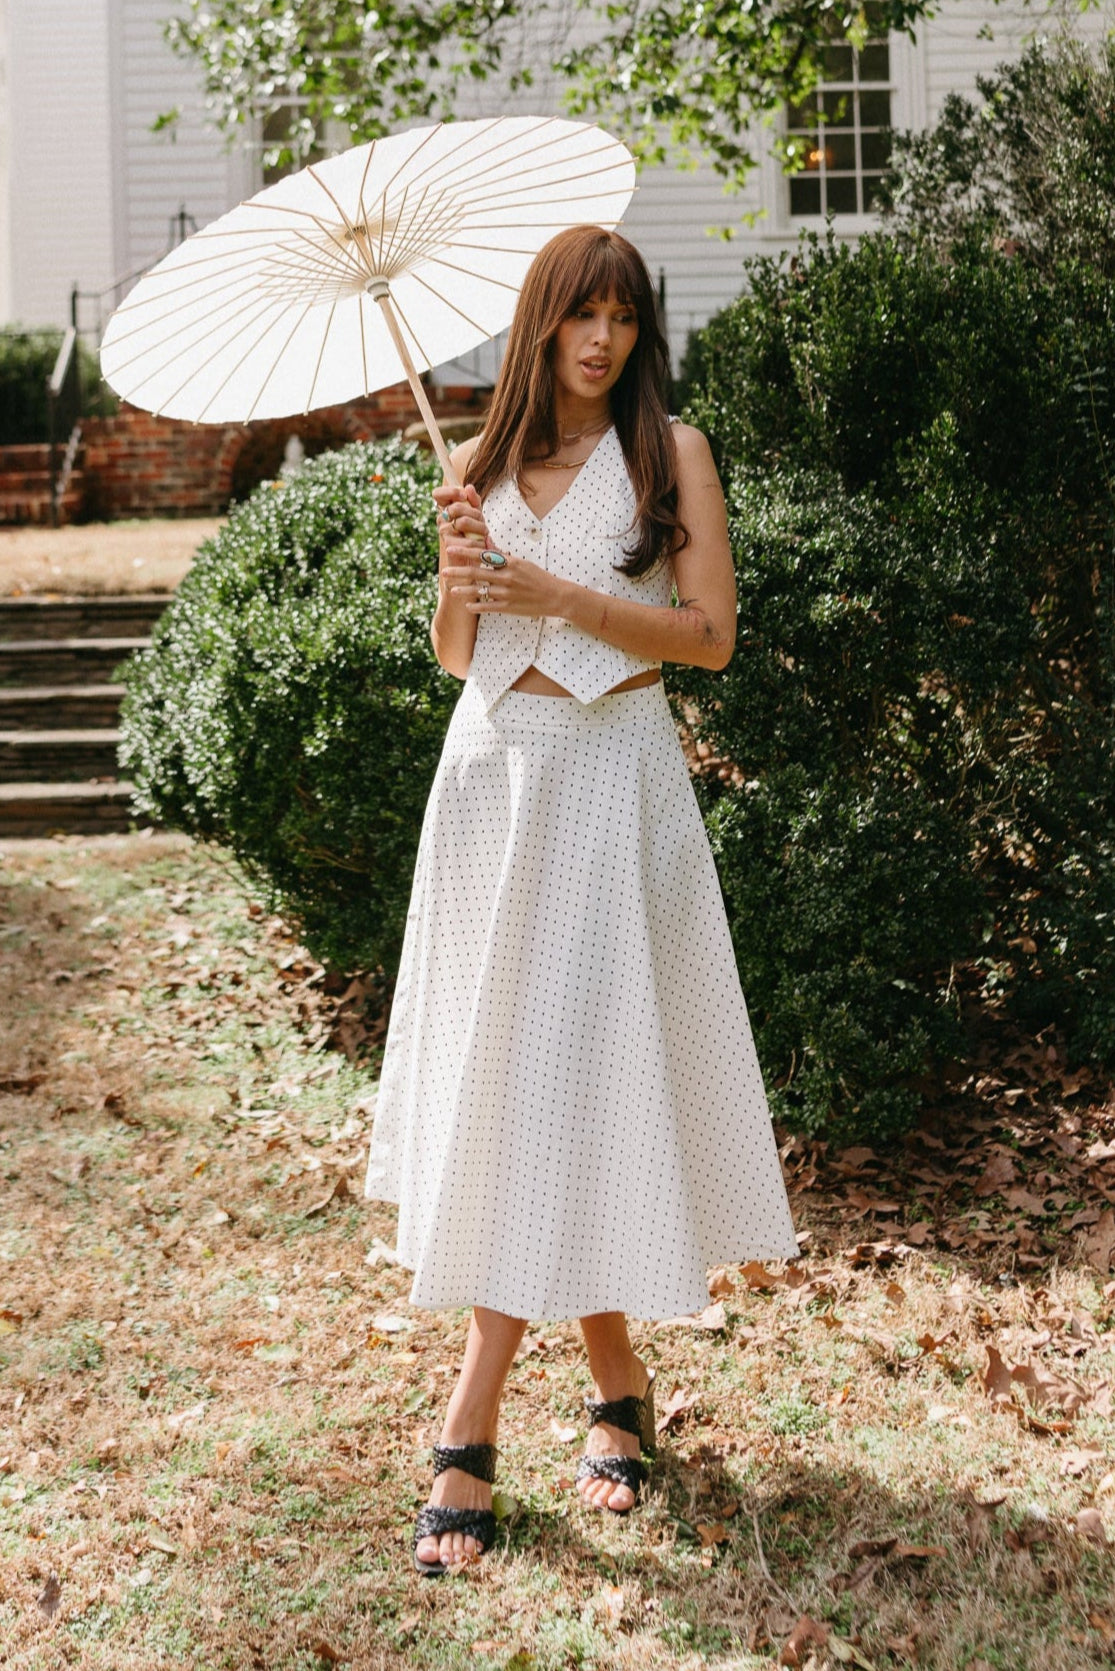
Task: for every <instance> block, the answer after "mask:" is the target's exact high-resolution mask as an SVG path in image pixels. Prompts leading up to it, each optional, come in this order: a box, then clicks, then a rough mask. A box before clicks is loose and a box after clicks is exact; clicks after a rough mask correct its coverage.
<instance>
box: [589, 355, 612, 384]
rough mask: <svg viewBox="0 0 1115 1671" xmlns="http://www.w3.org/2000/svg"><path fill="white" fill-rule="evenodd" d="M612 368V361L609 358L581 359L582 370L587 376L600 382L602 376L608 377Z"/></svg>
mask: <svg viewBox="0 0 1115 1671" xmlns="http://www.w3.org/2000/svg"><path fill="white" fill-rule="evenodd" d="M611 369H612V367H611V362H610V361H609V360H582V361H581V370H582V371H583V372H584V374H585V376H586V377H588V378H590V379H591V380H592V381H593V382H599V380H600V379H601V378H602V377H607V375H608V373H609V371H610V370H611Z"/></svg>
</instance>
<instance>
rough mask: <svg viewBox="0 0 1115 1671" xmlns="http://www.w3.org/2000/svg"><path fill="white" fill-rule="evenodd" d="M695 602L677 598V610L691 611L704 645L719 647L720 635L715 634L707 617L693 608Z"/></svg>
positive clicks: (694, 600)
mask: <svg viewBox="0 0 1115 1671" xmlns="http://www.w3.org/2000/svg"><path fill="white" fill-rule="evenodd" d="M696 602H697V600H696V598H679V599H678V605H677V606H678V609H679V610H681V609H685V610H692V611H693V613H694V616H695V619H696V621H698V622H699V623H700V629H701V637H702V638H703V639H704V641H705V643H706V644H714V645H719V644H720V642H721V638H720V634H719V633H718V632H717V630H716V628H715V627H714V626H713V624H712V622H711V621H710V620H709V618H708V616H707V615H705V614H704V613H703V612H702V611H701V610H699V609H696V608H695V605H696Z"/></svg>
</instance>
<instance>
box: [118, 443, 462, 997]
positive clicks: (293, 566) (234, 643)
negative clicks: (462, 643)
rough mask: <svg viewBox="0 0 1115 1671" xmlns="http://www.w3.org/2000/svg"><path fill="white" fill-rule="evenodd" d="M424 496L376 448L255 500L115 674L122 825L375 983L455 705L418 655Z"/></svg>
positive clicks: (430, 528) (425, 645)
mask: <svg viewBox="0 0 1115 1671" xmlns="http://www.w3.org/2000/svg"><path fill="white" fill-rule="evenodd" d="M438 479H439V475H438V471H437V469H436V466H435V465H433V464H432V463H431V462H430V461H429V460H428V459H427V458H426V456H425V455H424V454H422V453H420V452H419V451H418V449H417V448H416V447H414V446H411V445H406V444H404V443H402V442H401V441H398V440H392V441H386V442H380V443H375V444H373V445H364V444H358V445H354V446H350V447H346V448H344V449H343V450H341V451H339V452H334V453H327V454H324V455H323V456H322V457H320V458H318V459H315V460H314V461H313V462H312V463H311V464H308V465H306V466H305V468H304V469H303V470H302V471H301V473H300V474H298V475H297V476H294V477H292V478H291V479H290V480H288V481H285V482H284V481H276V482H273V483H270V484H264V485H263V486H262V487H260V488H258V489H257V490H256V492H255V493H254V494H253V495H252V496H251V498H250V499H248V500H247V501H245V502H244V503H243V504H241V505H239V506H237V507H236V508H235V509H234V510H233V512H232V514H231V516H230V517H229V519H228V522H227V523H226V524H225V526H224V527H223V528H222V529H221V530H220V532H219V533H218V534H217V536H216V537H215V538H214V539H212V540H210V541H209V542H207V544H206V545H204V546H203V547H202V549H201V551H200V552H199V554H198V557H197V559H196V560H195V562H194V564H193V566H192V568H191V569H190V571H189V573H188V574H187V575H186V577H185V579H184V580H183V582H182V584H181V586H180V587H179V589H178V592H177V593H176V595H175V597H174V599H173V600H172V602H171V604H170V606H169V608H168V609H167V610H166V612H165V613H164V615H163V617H162V619H161V621H160V622H159V624H158V626H157V627H156V629H155V633H154V636H153V640H152V644H151V648H150V649H149V650H147V651H146V652H144V653H142V654H141V655H139V656H137V657H136V658H135V659H134V660H133V661H132V663H131V664H130V667H129V669H128V672H127V674H126V684H127V689H126V692H125V699H124V704H123V710H122V721H121V724H122V730H123V742H122V750H121V753H122V761H123V764H124V766H125V768H126V769H127V771H128V773H129V775H130V776H131V778H132V779H133V781H134V782H135V785H136V795H137V800H138V803H139V805H140V807H142V808H144V809H146V810H148V811H150V812H152V813H154V814H155V815H156V816H157V817H158V818H160V819H161V820H163V821H164V822H165V823H167V824H169V825H171V826H173V827H174V828H177V829H182V830H187V831H189V832H190V833H191V834H192V835H195V836H197V837H199V838H200V839H203V840H206V841H213V842H217V843H220V844H221V845H222V846H224V847H226V848H228V849H229V850H231V852H232V853H233V854H235V856H236V858H237V859H238V860H239V861H240V862H241V864H242V865H243V866H244V868H245V869H246V870H247V871H248V873H249V874H250V875H251V876H252V877H253V878H255V879H256V880H257V882H258V883H259V884H260V885H261V886H262V887H264V888H265V890H266V891H267V893H268V895H269V898H270V900H271V902H272V903H273V905H274V906H275V907H277V908H278V909H280V910H282V911H283V912H284V913H285V914H287V915H288V916H290V917H291V918H292V919H294V920H296V921H298V922H299V923H300V924H301V926H302V929H303V932H304V935H305V938H306V940H307V943H308V944H309V945H310V946H311V947H312V948H313V949H314V950H315V951H316V952H317V953H318V954H319V955H320V956H322V957H323V958H325V959H327V960H328V961H329V962H331V963H333V964H336V965H339V966H340V967H341V968H348V969H353V968H361V969H370V968H374V967H375V966H377V965H380V964H382V965H383V966H384V967H385V968H387V969H388V970H390V971H392V972H393V970H394V967H395V964H396V961H397V958H398V953H399V948H400V945H401V941H402V933H403V927H404V924H405V917H406V907H407V899H408V895H409V889H410V882H411V875H412V872H413V868H414V857H415V852H416V849H417V844H418V833H419V827H420V824H421V819H422V811H423V807H424V805H425V801H426V796H427V794H428V792H429V786H430V782H431V780H432V777H433V773H434V769H435V767H436V764H437V758H438V754H439V751H440V747H441V742H442V739H443V737H444V733H445V728H446V725H447V723H448V716H449V712H450V709H451V707H452V704H453V702H454V701H455V699H456V696H457V695H458V694H459V690H460V686H459V685H458V683H457V681H456V680H454V679H451V678H449V677H448V676H447V675H446V674H445V673H443V672H442V671H441V669H440V668H439V667H438V665H437V662H436V661H435V659H434V654H433V650H432V648H431V646H430V641H429V622H430V617H431V616H432V614H433V609H434V603H435V601H436V573H437V534H436V525H435V522H434V517H433V508H432V505H431V501H430V489H431V488H432V487H433V486H434V485H435V484H436V482H437V480H438Z"/></svg>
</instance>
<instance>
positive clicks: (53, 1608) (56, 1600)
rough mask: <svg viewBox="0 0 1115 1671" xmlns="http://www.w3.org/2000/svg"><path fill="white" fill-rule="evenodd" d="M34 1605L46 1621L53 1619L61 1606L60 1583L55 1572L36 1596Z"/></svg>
mask: <svg viewBox="0 0 1115 1671" xmlns="http://www.w3.org/2000/svg"><path fill="white" fill-rule="evenodd" d="M35 1603H36V1605H37V1607H38V1609H39V1612H40V1613H42V1614H43V1615H44V1617H45V1618H47V1619H53V1617H54V1615H55V1614H56V1613H57V1611H58V1609H59V1607H61V1605H62V1581H61V1579H60V1578H59V1577H58V1574H57V1573H56V1572H52V1573H51V1574H50V1577H49V1578H48V1579H47V1581H46V1583H45V1584H44V1585H43V1587H42V1589H41V1590H40V1591H39V1593H38V1595H37V1596H36V1597H35Z"/></svg>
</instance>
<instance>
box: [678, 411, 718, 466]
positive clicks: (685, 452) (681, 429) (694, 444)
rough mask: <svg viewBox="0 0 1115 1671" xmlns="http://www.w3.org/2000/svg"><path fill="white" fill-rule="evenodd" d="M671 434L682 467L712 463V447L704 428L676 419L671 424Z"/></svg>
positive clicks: (679, 464)
mask: <svg viewBox="0 0 1115 1671" xmlns="http://www.w3.org/2000/svg"><path fill="white" fill-rule="evenodd" d="M670 434H671V435H672V436H673V438H674V447H675V449H676V451H677V460H678V466H679V468H680V469H683V470H685V469H694V468H697V467H701V466H706V465H710V464H711V463H712V448H711V447H710V446H709V444H708V438H707V436H706V435H705V433H704V431H703V430H700V429H694V427H693V425H692V424H683V423H681V422H680V421H675V422H674V423H672V424H671V425H670Z"/></svg>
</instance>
